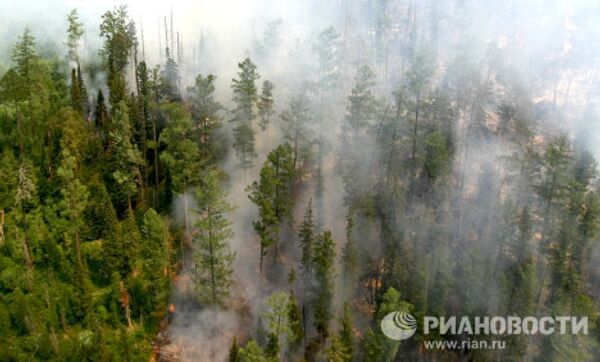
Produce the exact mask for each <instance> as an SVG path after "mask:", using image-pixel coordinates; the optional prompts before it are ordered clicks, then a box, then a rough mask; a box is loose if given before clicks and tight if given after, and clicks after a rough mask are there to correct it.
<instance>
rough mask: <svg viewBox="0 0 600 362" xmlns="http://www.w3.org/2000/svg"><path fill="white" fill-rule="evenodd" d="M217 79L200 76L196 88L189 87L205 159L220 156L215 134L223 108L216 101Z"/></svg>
mask: <svg viewBox="0 0 600 362" xmlns="http://www.w3.org/2000/svg"><path fill="white" fill-rule="evenodd" d="M216 79H217V77H215V76H214V75H212V74H209V75H207V76H203V75H202V74H198V76H197V77H196V80H195V84H194V86H193V87H188V93H189V97H190V103H191V104H190V106H191V111H192V117H193V119H194V123H195V127H196V128H197V129H198V142H199V144H200V149H201V150H202V156H203V157H204V158H205V159H211V158H213V159H214V158H216V156H218V155H217V152H218V147H219V145H218V142H219V140H218V139H217V138H216V137H217V135H216V134H215V133H216V131H217V129H218V128H219V126H220V125H221V119H220V117H219V115H218V112H219V111H221V110H222V109H223V106H222V105H221V103H219V102H217V101H216V100H215V99H214V92H215V81H216Z"/></svg>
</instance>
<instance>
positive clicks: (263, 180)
mask: <svg viewBox="0 0 600 362" xmlns="http://www.w3.org/2000/svg"><path fill="white" fill-rule="evenodd" d="M294 175H295V173H294V168H293V158H292V149H291V147H290V145H289V144H287V143H285V144H282V145H279V146H278V147H277V148H276V149H275V150H273V151H271V152H270V153H269V155H268V156H267V160H266V161H265V163H264V165H263V167H262V169H261V170H260V179H259V181H254V182H253V183H252V184H251V185H250V186H248V188H247V191H248V193H249V195H248V197H249V198H250V200H251V201H252V202H253V203H254V204H255V205H256V206H257V207H258V209H259V210H258V211H259V219H258V220H257V221H255V222H254V223H253V226H254V230H255V231H256V233H257V234H258V236H259V237H260V255H261V259H260V270H261V271H262V262H263V256H264V255H265V253H266V251H267V248H269V247H270V246H271V245H273V244H276V243H277V242H278V239H279V228H280V224H281V223H282V222H283V221H284V220H285V219H286V218H288V217H289V213H290V210H291V207H292V205H291V198H290V194H291V184H292V181H293V179H294Z"/></svg>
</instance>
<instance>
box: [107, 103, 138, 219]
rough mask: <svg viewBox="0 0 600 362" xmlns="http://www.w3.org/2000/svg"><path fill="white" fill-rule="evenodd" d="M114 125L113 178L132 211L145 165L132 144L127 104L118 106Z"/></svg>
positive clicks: (112, 145)
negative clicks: (141, 168) (141, 167)
mask: <svg viewBox="0 0 600 362" xmlns="http://www.w3.org/2000/svg"><path fill="white" fill-rule="evenodd" d="M112 123H113V128H114V129H113V130H111V131H110V147H111V149H112V150H113V152H114V156H113V159H114V171H113V173H112V176H113V178H114V180H115V182H116V183H117V184H118V185H119V189H120V191H121V193H122V194H123V196H124V197H125V198H126V200H127V205H128V208H129V209H130V210H131V209H132V204H131V199H132V197H133V196H134V195H135V194H136V193H137V190H138V187H139V186H140V185H141V172H140V166H141V165H142V164H143V159H142V155H141V154H140V151H139V150H138V149H137V148H136V147H135V145H134V144H133V143H132V137H133V134H132V127H131V122H130V121H129V115H128V113H127V105H126V104H125V102H121V103H119V104H118V106H117V108H116V109H115V111H114V115H113V119H112Z"/></svg>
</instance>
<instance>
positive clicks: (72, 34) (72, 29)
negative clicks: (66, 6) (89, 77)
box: [67, 9, 84, 66]
mask: <svg viewBox="0 0 600 362" xmlns="http://www.w3.org/2000/svg"><path fill="white" fill-rule="evenodd" d="M67 22H68V23H69V27H68V28H67V47H68V48H69V54H68V56H69V59H70V60H72V61H74V62H75V63H77V66H79V47H80V44H79V42H80V40H81V36H82V35H83V32H84V31H83V23H81V22H80V21H79V14H78V13H77V9H73V10H71V11H70V12H69V14H67Z"/></svg>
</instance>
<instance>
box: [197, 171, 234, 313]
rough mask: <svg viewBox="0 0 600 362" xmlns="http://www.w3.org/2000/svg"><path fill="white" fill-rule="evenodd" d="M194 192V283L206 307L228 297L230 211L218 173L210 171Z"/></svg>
mask: <svg viewBox="0 0 600 362" xmlns="http://www.w3.org/2000/svg"><path fill="white" fill-rule="evenodd" d="M201 179H202V181H201V183H200V185H199V186H198V187H197V188H196V191H195V199H196V203H197V204H198V211H199V216H200V219H199V220H198V221H197V222H196V229H197V231H196V233H195V235H194V246H195V251H194V262H195V269H194V275H195V276H194V283H195V286H196V292H197V295H198V299H199V300H200V301H201V302H202V303H206V304H222V303H223V302H224V301H225V299H226V298H227V297H228V295H229V288H230V286H231V285H232V283H233V280H232V274H233V269H232V263H233V259H234V258H235V253H233V252H231V251H230V249H229V242H228V239H230V238H231V237H232V236H233V232H232V231H231V222H229V221H228V220H227V219H225V215H224V214H225V213H227V212H228V211H231V209H232V207H231V206H230V205H229V204H228V203H227V201H226V200H225V195H224V193H223V190H222V188H221V186H220V185H219V173H218V171H217V170H209V171H208V172H207V173H206V174H205V175H203V177H202V178H201Z"/></svg>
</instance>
